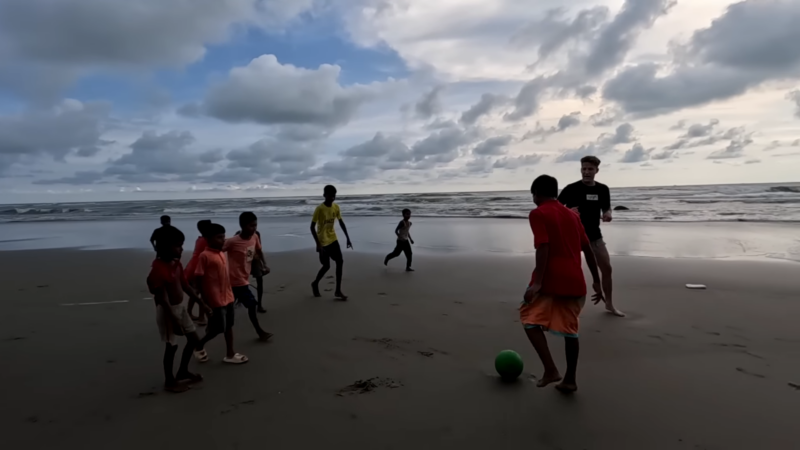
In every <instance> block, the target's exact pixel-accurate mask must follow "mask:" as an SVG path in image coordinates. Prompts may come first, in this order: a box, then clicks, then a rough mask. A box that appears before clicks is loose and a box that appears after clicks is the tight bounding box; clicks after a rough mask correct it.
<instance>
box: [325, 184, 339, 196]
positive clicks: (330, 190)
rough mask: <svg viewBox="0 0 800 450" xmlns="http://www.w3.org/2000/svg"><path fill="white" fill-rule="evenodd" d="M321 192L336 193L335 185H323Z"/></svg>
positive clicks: (326, 193)
mask: <svg viewBox="0 0 800 450" xmlns="http://www.w3.org/2000/svg"><path fill="white" fill-rule="evenodd" d="M322 193H323V194H325V195H328V194H336V187H335V186H334V185H332V184H329V185H327V186H325V189H323V190H322Z"/></svg>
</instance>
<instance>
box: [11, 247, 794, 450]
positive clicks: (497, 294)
mask: <svg viewBox="0 0 800 450" xmlns="http://www.w3.org/2000/svg"><path fill="white" fill-rule="evenodd" d="M387 251H388V250H387ZM186 253H187V252H185V253H184V261H186V260H188V256H189V255H187V254H186ZM152 258H153V255H152V252H146V251H142V250H99V251H93V252H85V251H74V250H38V251H37V250H31V251H14V252H0V264H2V267H4V283H2V286H0V298H2V299H3V304H4V306H5V311H4V314H2V315H0V329H2V330H3V331H2V334H0V349H1V350H2V353H3V359H4V370H3V371H2V373H0V388H1V389H2V397H3V398H4V399H5V401H4V402H3V404H2V405H1V406H0V419H2V420H1V421H0V423H2V424H3V425H2V426H3V432H4V435H5V436H6V439H7V441H6V442H7V443H8V444H9V448H12V449H16V448H45V447H53V446H58V447H65V448H86V449H93V448H98V449H100V448H102V449H106V448H112V447H113V448H119V449H128V448H131V449H133V448H136V449H139V448H143V447H151V448H175V447H178V446H180V447H187V446H188V447H191V448H198V449H205V448H231V449H232V448H238V449H249V448H263V447H264V446H268V447H270V448H279V449H284V448H285V449H297V448H312V447H319V446H321V445H326V446H331V445H333V446H334V447H336V448H339V447H342V448H344V447H350V448H364V449H372V448H388V449H406V448H434V447H435V448H462V449H471V448H486V447H487V446H494V447H500V448H521V447H522V446H530V445H534V446H537V448H548V446H549V447H552V448H559V447H560V448H565V449H572V448H591V449H618V448H648V449H673V448H674V449H681V448H725V449H739V448H742V449H744V448H753V447H754V446H758V447H759V448H770V449H790V448H793V446H794V445H795V444H796V439H795V438H793V437H792V436H793V435H794V434H793V433H792V432H791V430H792V429H793V426H792V418H793V411H794V409H795V405H796V402H797V399H796V397H797V395H798V394H799V393H800V392H798V391H797V390H796V389H795V388H793V387H792V386H791V385H790V384H795V385H796V384H800V376H798V374H799V373H800V362H798V361H800V352H799V351H798V347H797V343H798V342H800V336H798V333H797V331H796V320H794V318H795V317H797V315H798V314H800V303H798V302H797V301H796V293H797V292H798V291H800V277H797V276H796V266H794V265H791V264H766V263H760V262H738V261H707V260H695V259H692V260H674V259H668V258H663V259H657V258H638V257H617V258H614V260H613V262H614V268H615V294H616V295H615V300H616V303H618V306H619V307H620V308H622V309H623V310H625V312H626V313H628V317H627V318H625V319H616V318H612V317H610V316H608V315H607V314H604V313H603V311H602V308H601V307H598V306H590V305H587V307H586V309H585V311H584V313H583V314H582V316H581V327H582V330H581V340H582V350H581V362H580V367H579V374H578V377H579V380H578V381H579V384H580V389H581V390H580V391H579V393H578V394H577V395H576V396H575V397H574V399H572V400H567V399H564V398H563V397H561V396H560V395H558V394H557V393H556V392H555V391H553V390H552V389H537V388H536V387H535V386H534V383H533V382H532V381H531V380H533V379H534V378H533V377H535V376H539V375H540V370H541V368H540V365H539V363H538V360H537V358H536V355H535V353H534V352H533V349H532V348H531V347H530V344H529V343H528V342H527V340H526V339H525V335H524V333H523V331H522V329H521V326H520V325H519V323H518V320H519V317H518V314H517V309H516V308H517V305H518V303H519V300H520V298H521V295H522V292H523V291H524V287H525V285H526V283H527V281H528V279H529V277H530V271H531V270H532V268H533V259H532V257H528V258H525V257H514V256H512V255H505V254H482V255H480V256H479V257H476V256H474V255H464V254H441V253H440V254H431V255H419V256H418V257H417V258H415V266H416V268H417V272H415V273H412V274H407V273H405V272H403V270H402V269H403V264H402V261H393V264H390V267H389V268H386V267H384V266H383V265H382V264H381V262H382V261H380V260H381V259H382V258H380V257H379V256H378V255H376V254H374V253H370V252H361V251H359V252H352V251H348V252H346V253H345V264H346V265H345V278H344V289H345V292H347V293H348V295H350V297H351V300H350V301H349V302H346V303H343V302H336V301H334V300H333V299H332V292H330V291H328V290H329V289H331V287H330V286H327V285H326V286H325V287H324V291H323V298H321V299H315V298H313V297H311V292H310V288H309V286H308V283H310V281H311V278H313V275H314V273H315V272H316V270H317V268H318V262H317V260H316V254H315V253H314V252H313V250H301V251H288V252H278V253H271V254H268V255H267V258H268V259H269V264H270V266H271V268H272V274H270V275H269V276H268V277H267V278H266V279H265V286H266V288H265V289H266V294H265V300H266V306H267V307H268V309H269V313H268V314H266V315H265V316H264V317H263V320H262V323H264V324H265V327H267V329H268V330H269V331H272V332H274V333H275V338H274V340H273V342H271V343H269V344H259V343H257V342H256V341H255V336H254V335H253V333H252V329H250V328H249V326H248V325H249V324H248V323H247V321H246V317H245V316H246V315H245V314H244V311H239V312H238V315H239V317H238V318H237V319H239V320H238V321H237V327H236V329H235V332H236V333H237V342H238V343H239V345H238V348H239V351H241V352H243V353H245V354H247V355H248V356H249V357H250V360H251V361H250V363H248V364H247V365H245V366H242V367H230V366H226V365H223V364H221V363H220V362H219V359H220V358H221V357H222V344H221V342H216V341H215V342H213V343H212V344H211V345H210V346H209V353H210V355H211V358H212V362H210V363H208V364H206V365H202V366H198V365H197V364H195V363H194V362H193V363H192V366H191V367H192V369H193V370H196V371H199V372H200V373H202V374H203V375H204V376H205V378H206V381H205V382H204V383H203V385H202V386H201V387H200V388H198V389H192V390H191V391H190V392H188V393H185V394H181V395H178V396H176V395H168V394H166V393H163V392H161V391H160V384H161V382H162V380H161V370H160V364H161V362H160V361H161V354H162V352H163V347H162V345H161V343H160V342H159V338H158V333H157V329H156V324H155V317H154V307H153V303H152V299H151V297H150V295H149V293H147V290H146V286H145V283H144V278H145V277H146V275H147V272H148V270H149V263H150V261H152ZM330 281H331V280H325V283H328V282H330ZM686 283H700V284H706V285H707V286H708V289H707V290H705V291H690V290H687V289H686V288H685V287H684V285H685V284H686ZM123 300H124V301H125V302H121V301H123ZM111 302H115V303H111ZM66 305H69V306H66ZM551 347H552V349H553V351H554V355H555V356H556V360H557V362H558V363H559V364H561V365H562V366H563V353H562V350H561V348H562V347H561V345H559V342H558V339H552V340H551ZM504 349H514V350H516V351H518V352H519V353H520V354H521V355H522V357H523V359H524V361H525V364H526V367H525V372H524V374H523V376H522V377H521V378H520V380H519V381H518V382H517V383H513V384H510V385H505V384H502V383H500V382H499V381H498V380H497V376H496V374H495V373H494V369H493V358H494V355H496V354H497V352H499V351H500V350H504ZM372 377H379V378H381V380H376V381H377V382H378V384H377V385H376V386H377V387H376V388H375V389H374V390H373V391H371V392H368V393H363V394H358V393H352V392H350V391H347V390H346V388H347V386H350V385H352V384H354V383H355V382H356V381H358V380H365V379H369V378H372ZM343 389H345V391H343ZM338 394H342V395H341V396H340V395H338ZM712 418H713V419H712ZM753 430H758V431H759V432H758V433H755V432H753ZM309 431H312V432H309Z"/></svg>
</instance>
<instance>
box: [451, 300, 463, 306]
mask: <svg viewBox="0 0 800 450" xmlns="http://www.w3.org/2000/svg"><path fill="white" fill-rule="evenodd" d="M453 303H455V304H456V305H463V304H464V302H458V301H456V302H453Z"/></svg>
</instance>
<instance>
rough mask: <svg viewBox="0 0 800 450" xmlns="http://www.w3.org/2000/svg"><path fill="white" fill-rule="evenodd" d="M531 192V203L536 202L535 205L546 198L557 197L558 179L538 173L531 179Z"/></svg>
mask: <svg viewBox="0 0 800 450" xmlns="http://www.w3.org/2000/svg"><path fill="white" fill-rule="evenodd" d="M531 194H533V203H536V205H537V206H538V205H540V204H542V202H544V201H546V200H552V199H554V198H556V197H558V180H556V179H555V178H553V177H551V176H550V175H540V176H539V177H537V178H536V179H535V180H533V184H532V185H531Z"/></svg>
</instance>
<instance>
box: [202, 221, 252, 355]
mask: <svg viewBox="0 0 800 450" xmlns="http://www.w3.org/2000/svg"><path fill="white" fill-rule="evenodd" d="M206 241H207V243H208V247H207V248H206V249H205V250H204V251H203V253H201V254H200V256H199V257H198V258H197V266H196V267H195V271H194V276H195V283H197V285H198V286H199V287H200V291H201V293H202V295H203V300H205V301H206V303H208V306H209V307H211V317H209V320H208V328H206V335H205V336H204V337H203V339H201V340H200V342H199V343H198V344H197V347H196V350H195V352H194V356H195V358H197V360H198V361H200V362H206V361H208V353H207V352H206V351H205V345H206V344H207V343H208V342H209V341H210V340H212V339H214V338H215V337H217V336H218V335H219V334H220V333H224V334H225V348H226V353H225V358H223V360H222V361H223V362H226V363H229V364H243V363H246V362H247V361H248V359H247V357H246V356H244V355H242V354H239V353H236V352H235V351H234V350H233V323H234V315H235V314H234V313H235V311H234V308H233V291H232V290H231V281H230V277H229V274H228V257H227V255H225V253H223V252H222V248H223V246H224V245H225V227H223V226H222V225H219V224H216V223H212V224H209V225H208V228H207V231H206Z"/></svg>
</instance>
